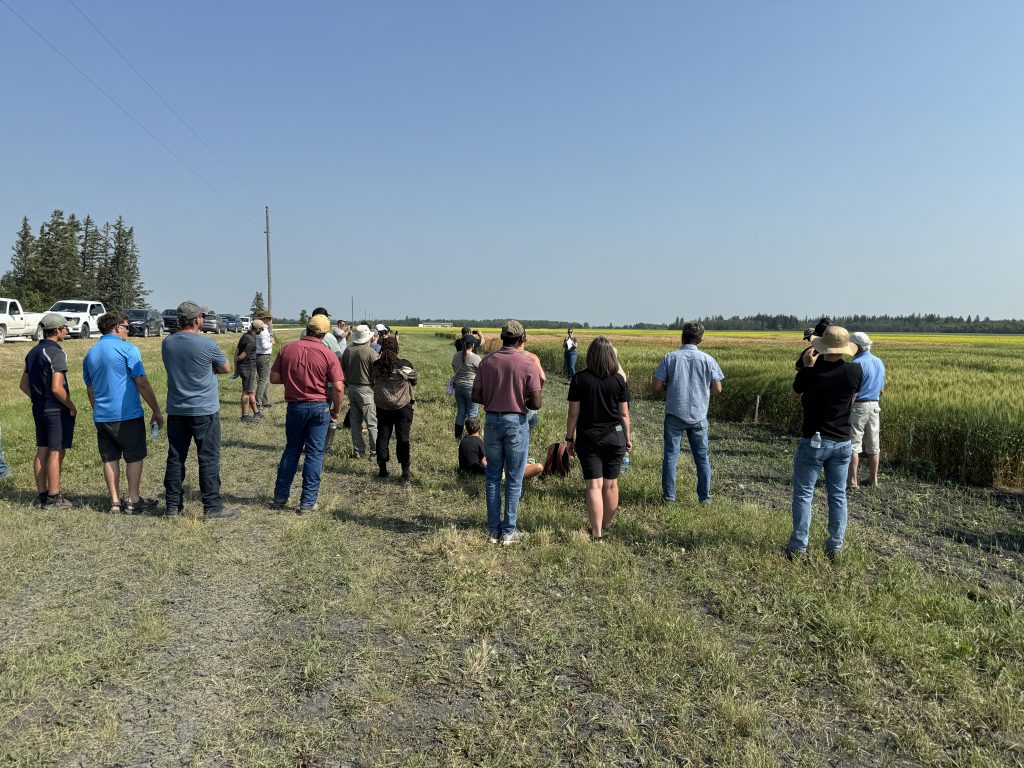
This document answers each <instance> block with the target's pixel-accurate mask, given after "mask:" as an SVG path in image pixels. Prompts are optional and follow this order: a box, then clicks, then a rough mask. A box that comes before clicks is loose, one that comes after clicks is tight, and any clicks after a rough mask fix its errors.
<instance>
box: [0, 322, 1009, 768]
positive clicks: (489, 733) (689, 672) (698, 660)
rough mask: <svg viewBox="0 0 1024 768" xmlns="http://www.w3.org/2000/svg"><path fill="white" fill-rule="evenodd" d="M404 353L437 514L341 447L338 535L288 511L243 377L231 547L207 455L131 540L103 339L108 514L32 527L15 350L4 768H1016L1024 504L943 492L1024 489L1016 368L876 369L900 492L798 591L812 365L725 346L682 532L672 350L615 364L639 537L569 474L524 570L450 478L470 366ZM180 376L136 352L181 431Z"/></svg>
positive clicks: (628, 487) (6, 366) (466, 483)
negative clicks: (589, 502) (798, 473)
mask: <svg viewBox="0 0 1024 768" xmlns="http://www.w3.org/2000/svg"><path fill="white" fill-rule="evenodd" d="M282 335H283V334H282ZM593 335H594V333H593V332H589V331H583V332H581V336H582V337H583V340H584V343H585V342H586V341H587V340H588V339H589V338H592V337H593ZM214 338H217V340H218V341H219V342H220V343H221V344H222V346H224V347H225V349H229V348H230V347H232V346H233V345H234V343H235V340H236V339H237V337H236V336H227V337H214ZM401 338H402V353H403V356H405V357H408V358H409V359H411V360H412V362H413V363H414V364H415V365H416V367H417V369H418V370H419V373H420V380H421V383H420V384H419V386H418V387H417V390H416V400H417V402H416V416H415V421H414V424H413V433H412V434H413V438H412V439H413V444H412V472H413V479H412V482H410V483H407V484H405V483H401V482H397V481H392V482H384V483H381V482H378V481H377V480H376V479H375V477H374V475H375V467H374V466H373V465H371V464H370V463H369V462H367V461H365V460H362V461H361V460H356V459H353V458H350V457H349V455H348V453H347V451H346V450H345V449H346V447H347V446H348V444H349V441H348V437H347V435H345V434H343V433H339V435H338V438H337V444H336V450H335V451H334V452H333V453H332V454H330V455H329V456H328V457H327V459H326V462H325V472H324V478H323V486H322V488H321V494H320V503H321V506H322V509H321V511H320V512H319V513H318V514H317V515H314V516H312V517H305V518H299V517H297V516H296V515H295V514H294V513H293V512H291V511H283V512H282V511H278V510H272V509H270V508H269V506H268V502H269V501H270V499H271V496H272V489H273V482H274V476H275V471H276V465H277V461H278V459H279V457H280V449H281V443H282V440H283V433H284V429H283V425H284V417H285V407H284V404H283V403H282V402H281V389H280V387H275V388H274V390H275V396H276V397H275V399H276V402H277V405H276V407H275V408H274V409H273V410H271V411H269V415H268V417H267V418H266V419H265V420H264V421H263V423H260V424H258V425H243V424H240V423H239V421H238V397H239V394H240V388H239V384H238V382H229V381H227V380H226V379H224V378H222V379H221V380H220V383H221V404H222V419H223V453H222V463H221V474H222V479H223V491H224V493H225V496H226V499H227V500H228V503H230V504H232V505H236V506H239V507H240V508H241V509H242V516H241V517H240V518H238V519H234V520H225V521H216V522H209V523H203V522H202V521H201V520H200V519H198V518H197V515H198V514H199V513H200V512H201V502H200V500H199V495H198V487H197V478H196V466H195V459H194V457H190V461H189V464H188V473H187V477H186V516H185V518H184V519H182V520H178V521H167V520H164V519H162V518H159V517H148V516H138V517H134V516H123V515H112V514H109V513H108V511H107V510H108V506H109V505H108V503H107V500H106V498H105V489H104V485H103V480H102V475H101V471H100V464H99V459H98V457H97V455H96V444H95V432H94V430H93V427H92V425H91V424H90V423H89V409H88V405H87V401H86V398H85V392H84V389H83V387H82V382H81V360H82V357H83V355H84V354H85V351H86V350H87V349H88V347H89V345H90V344H92V343H95V342H90V341H79V340H71V341H68V342H66V343H65V347H66V349H67V350H68V354H69V357H70V359H71V365H72V375H71V377H70V380H71V387H72V394H73V397H74V399H75V401H76V403H77V404H78V405H79V407H80V409H81V410H80V416H79V424H78V428H77V432H76V445H75V447H74V448H73V449H72V450H71V451H70V452H69V454H68V460H67V463H66V472H65V480H64V488H65V491H66V492H67V494H68V495H69V496H71V497H72V498H75V499H77V500H79V501H80V502H82V504H83V505H82V506H81V507H80V508H78V509H74V510H66V511H60V512H52V513H50V512H47V513H44V512H41V511H38V510H34V509H32V508H30V507H29V505H28V502H29V501H30V500H31V498H32V497H33V496H34V485H33V481H32V476H31V460H32V455H33V453H34V447H33V445H32V443H33V428H32V419H31V415H30V411H29V406H28V401H27V399H26V398H25V397H24V396H23V395H22V394H21V393H20V392H19V391H18V389H17V382H18V379H19V377H20V374H21V362H22V359H23V357H24V355H25V353H26V352H27V351H28V349H29V345H28V344H27V343H8V344H5V345H2V346H0V428H2V430H3V448H4V452H5V454H6V458H7V460H8V462H9V463H10V464H11V467H12V469H13V471H14V476H13V477H12V478H9V479H8V480H6V481H0V521H2V527H0V765H3V766H14V767H18V768H29V767H31V768H36V767H37V766H135V765H149V766H157V767H160V766H174V767H177V766H190V767H195V766H211V767H213V766H217V767H218V768H219V767H220V766H238V767H239V768H242V767H245V768H250V767H251V766H257V767H266V768H271V767H275V768H276V767H279V766H288V767H301V768H331V767H333V766H466V767H467V768H468V767H469V766H488V767H492V768H497V767H499V766H587V767H593V768H598V767H599V766H602V767H603V766H679V765H690V766H701V765H721V766H737V767H744V768H745V767H746V766H755V767H756V766H824V765H842V766H882V765H886V766H918V765H923V766H936V767H938V766H943V767H945V766H976V767H977V768H981V767H982V766H985V767H988V766H1013V765H1018V766H1019V765H1022V764H1024V738H1022V734H1024V587H1022V585H1024V556H1022V550H1024V522H1022V521H1024V516H1022V514H1021V497H1020V496H1019V495H1018V494H1015V493H1012V492H1007V491H1006V490H1005V489H993V488H991V487H980V486H969V485H963V484H957V483H953V482H949V481H948V480H945V479H942V477H943V475H946V474H948V475H949V476H950V477H965V478H967V479H971V480H977V481H980V482H984V481H985V472H990V473H991V476H992V478H994V479H996V480H997V481H999V482H1006V483H1008V484H1010V483H1012V481H1014V479H1017V480H1019V479H1020V476H1021V475H1020V455H1021V454H1020V443H1019V429H1020V424H1021V423H1022V420H1021V418H1020V415H1021V412H1020V405H1019V404H1018V403H1015V402H1014V386H1015V384H1018V383H1019V381H1020V373H1021V371H1020V362H1019V361H1018V360H1017V359H1016V356H1015V352H1014V350H1019V349H1020V346H1019V344H1016V343H1015V342H1010V341H1006V340H1001V339H970V340H961V339H957V340H950V339H945V338H940V339H927V340H916V339H914V340H911V339H905V338H900V339H889V338H884V337H880V338H879V340H878V344H877V352H878V353H879V355H880V356H882V357H883V358H884V359H885V360H886V362H887V364H888V365H889V369H890V382H889V389H888V395H887V399H886V403H885V404H884V410H883V418H884V419H885V421H884V423H883V424H884V429H885V430H886V432H885V434H886V435H887V437H886V439H887V440H888V442H887V443H885V448H886V451H887V457H888V458H892V459H897V461H896V462H894V463H889V462H886V463H885V464H884V465H883V475H882V484H881V485H880V486H879V487H877V488H870V489H869V488H865V489H861V491H859V492H858V493H857V494H855V495H852V496H851V498H850V524H849V529H848V538H847V546H846V548H845V549H844V555H843V557H842V558H841V559H840V560H839V561H837V562H834V563H833V562H831V561H829V560H827V559H826V558H825V557H824V555H823V553H822V552H821V542H822V541H823V540H824V523H823V518H824V504H823V502H822V500H821V499H820V498H819V499H818V500H817V502H816V504H815V521H814V525H813V527H812V542H813V545H814V551H813V552H812V553H811V557H810V558H809V560H808V561H807V562H806V563H793V562H789V561H788V560H786V559H785V558H784V557H783V556H781V553H780V550H781V547H782V545H783V544H784V543H785V541H786V539H787V537H788V534H789V527H790V513H789V496H790V490H791V489H790V478H791V473H792V455H793V450H794V445H795V441H794V439H793V437H792V436H791V434H789V432H788V431H787V429H786V427H788V425H790V423H791V419H792V418H793V414H794V411H793V410H792V405H791V404H790V403H789V401H788V399H787V396H788V386H789V381H790V376H791V368H792V363H793V360H794V359H795V357H796V354H797V353H798V352H799V349H800V343H799V339H793V338H791V337H789V336H785V337H781V336H767V335H758V336H751V335H743V336H733V335H725V334H714V335H711V336H709V338H708V345H707V348H708V351H710V352H711V353H712V354H714V355H716V356H717V357H718V358H719V359H720V360H721V361H722V364H723V367H724V368H725V371H726V374H727V377H728V378H727V381H726V394H725V396H724V397H722V398H721V400H720V401H718V402H717V403H716V408H717V409H718V411H717V415H716V416H715V417H714V418H713V420H712V425H711V461H712V466H713V470H714V479H713V484H712V490H713V494H714V502H713V503H712V504H711V505H710V506H709V507H703V506H700V505H698V504H697V503H696V499H695V497H694V495H693V486H694V482H695V477H694V471H693V466H692V462H690V461H689V459H688V457H686V456H684V458H683V460H682V461H681V463H680V466H679V488H680V502H679V503H677V504H671V505H667V504H663V503H661V501H660V497H661V493H660V461H661V419H662V409H661V404H660V403H658V402H657V401H656V400H652V399H649V398H647V397H644V396H643V395H644V393H645V391H646V382H647V380H648V379H649V377H650V373H651V372H652V371H653V369H654V366H655V365H656V363H657V360H658V359H659V357H660V356H661V355H662V354H663V353H664V352H665V351H666V350H668V349H671V348H672V347H673V346H675V344H676V341H675V338H674V336H666V335H665V334H649V333H643V334H637V333H629V334H616V336H615V343H616V345H617V346H618V349H619V351H620V355H621V358H622V361H623V363H624V365H625V367H626V368H627V370H628V372H629V374H630V377H631V381H632V383H633V385H634V388H635V389H636V390H637V392H638V394H640V395H641V396H639V397H637V398H636V399H635V400H634V402H633V403H632V404H631V411H632V416H633V425H634V428H633V432H634V451H633V465H632V469H631V471H630V472H629V473H628V474H627V475H625V476H624V477H623V478H622V482H621V489H622V497H621V498H622V512H621V515H620V517H619V520H618V522H617V523H616V528H615V529H614V530H613V531H612V533H611V535H610V537H609V540H608V541H607V542H606V543H604V544H601V545H596V544H594V543H592V542H591V541H590V540H589V539H588V537H587V535H586V528H585V527H586V523H585V517H584V505H583V488H582V485H583V484H582V480H581V479H580V476H579V474H578V470H576V472H575V473H574V474H572V475H570V476H569V477H567V478H559V479H549V480H545V481H532V482H530V483H528V484H527V487H526V490H525V497H524V500H523V507H522V509H521V511H520V524H521V527H522V528H523V529H524V530H526V531H528V532H529V533H530V534H531V536H530V538H529V539H528V540H527V541H526V542H525V543H523V544H521V545H517V546H512V547H492V546H490V545H488V543H487V538H486V531H485V527H484V519H485V503H484V494H483V484H482V481H481V480H480V479H479V478H472V479H460V478H458V477H457V476H456V474H455V472H454V467H455V464H456V444H455V441H454V439H453V436H452V430H451V423H452V419H453V416H454V406H453V403H452V401H451V399H450V398H448V397H446V396H445V394H444V383H445V380H446V379H447V378H448V376H449V375H450V367H449V361H450V359H451V356H452V351H453V350H452V347H451V345H450V342H449V339H448V338H439V337H438V336H437V335H436V332H435V330H434V329H402V335H401ZM560 338H561V333H558V332H554V333H544V332H538V333H536V334H531V342H530V346H531V348H533V349H534V350H535V351H537V352H538V354H540V356H541V357H542V359H543V360H544V361H545V363H546V365H547V367H548V369H549V372H550V373H551V376H550V381H549V383H548V385H547V387H546V389H545V392H544V399H545V402H544V408H543V409H542V410H541V421H540V426H539V428H538V430H537V431H536V433H535V434H534V435H533V437H532V449H533V452H534V453H536V454H540V452H541V451H543V449H544V446H545V445H546V444H547V443H550V442H552V441H554V440H557V439H559V437H560V436H561V435H563V434H564V432H563V430H564V429H565V412H566V405H565V398H566V393H567V390H566V386H565V383H564V381H563V380H562V378H561V377H560V376H559V375H557V374H558V372H560V370H561V360H560V354H559V352H558V347H557V345H558V342H559V340H560ZM159 344H160V340H159V339H140V340H138V345H139V346H140V348H141V349H142V351H143V358H144V360H145V362H146V365H147V367H148V369H149V372H150V377H151V379H152V381H153V384H154V387H155V389H156V391H157V394H158V396H159V397H160V398H161V400H163V397H164V392H165V389H166V379H165V376H164V374H163V371H162V369H161V366H160V362H159V359H160V358H159ZM758 394H760V395H761V411H760V413H759V416H760V422H761V423H760V424H759V425H757V426H754V425H753V424H752V418H753V411H754V402H755V399H756V395H758ZM732 419H735V421H733V420H732ZM1001 420H1002V421H1001ZM1001 424H1002V425H1004V426H1000V425H1001ZM911 427H912V428H913V430H914V431H913V435H914V439H913V445H912V446H910V445H907V444H908V443H909V442H910V441H909V435H910V429H911ZM1015 428H1016V429H1017V430H1018V433H1017V435H1016V437H1015V436H1014V432H1013V430H1014V429H1015ZM1000 430H1002V431H1000ZM1015 439H1016V440H1017V441H1018V442H1013V441H1014V440H1015ZM965 441H966V442H965ZM150 445H151V455H150V457H149V459H147V463H146V468H145V473H144V478H143V491H144V493H146V494H147V495H161V493H162V487H161V483H162V476H163V470H164V458H165V455H166V439H165V438H164V437H161V438H159V439H158V440H157V441H156V442H154V443H151V444H150ZM947 445H948V446H950V448H949V449H950V450H953V451H954V453H952V454H950V455H949V456H948V457H946V458H944V454H943V450H946V448H944V446H947ZM901 451H906V452H909V453H901ZM919 451H920V453H919ZM976 454H980V455H976ZM1015 462H1016V463H1015ZM928 467H931V468H932V470H931V471H932V473H933V475H935V476H936V477H938V478H940V479H938V480H932V479H929V478H928V477H927V472H922V470H923V469H927V468H928ZM960 467H967V468H969V470H970V471H969V472H968V471H966V470H964V469H961V468H960ZM954 470H955V471H954ZM820 493H821V492H820V491H819V495H820ZM296 495H297V486H296V487H295V488H293V498H295V496H296Z"/></svg>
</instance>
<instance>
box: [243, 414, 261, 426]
mask: <svg viewBox="0 0 1024 768" xmlns="http://www.w3.org/2000/svg"><path fill="white" fill-rule="evenodd" d="M239 421H240V422H242V423H243V424H255V423H256V422H257V421H259V419H257V418H256V417H255V416H250V415H249V414H246V415H245V416H243V417H242V418H240V419H239Z"/></svg>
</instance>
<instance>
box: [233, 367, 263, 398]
mask: <svg viewBox="0 0 1024 768" xmlns="http://www.w3.org/2000/svg"><path fill="white" fill-rule="evenodd" d="M238 378H240V379H241V380H242V391H243V392H255V391H256V382H257V381H258V380H259V376H257V374H256V366H255V365H254V366H252V367H251V368H239V369H238Z"/></svg>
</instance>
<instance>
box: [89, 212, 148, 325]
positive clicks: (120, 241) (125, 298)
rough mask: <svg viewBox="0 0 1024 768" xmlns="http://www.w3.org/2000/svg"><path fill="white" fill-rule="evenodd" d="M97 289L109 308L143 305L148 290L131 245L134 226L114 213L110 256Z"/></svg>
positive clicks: (133, 238) (136, 249) (136, 253)
mask: <svg viewBox="0 0 1024 768" xmlns="http://www.w3.org/2000/svg"><path fill="white" fill-rule="evenodd" d="M99 287H100V292H101V296H102V299H101V300H102V301H103V304H104V306H106V307H107V309H110V310H124V309H128V308H129V307H145V306H147V304H146V296H148V295H149V293H150V291H148V290H146V285H145V283H143V281H142V275H141V274H140V272H139V249H138V247H137V246H136V245H135V228H134V227H129V226H128V225H127V224H125V221H124V217H123V216H118V217H117V221H115V222H114V225H113V227H111V228H110V258H109V259H108V260H107V262H106V264H105V268H104V270H103V274H102V279H101V281H100V286H99Z"/></svg>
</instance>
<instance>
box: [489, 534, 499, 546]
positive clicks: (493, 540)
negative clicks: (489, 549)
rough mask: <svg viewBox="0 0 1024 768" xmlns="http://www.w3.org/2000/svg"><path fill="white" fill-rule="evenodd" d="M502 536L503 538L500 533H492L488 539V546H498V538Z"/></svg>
mask: <svg viewBox="0 0 1024 768" xmlns="http://www.w3.org/2000/svg"><path fill="white" fill-rule="evenodd" d="M500 536H501V534H500V533H492V534H491V535H490V536H488V537H487V543H488V544H497V543H498V538H499V537H500Z"/></svg>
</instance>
